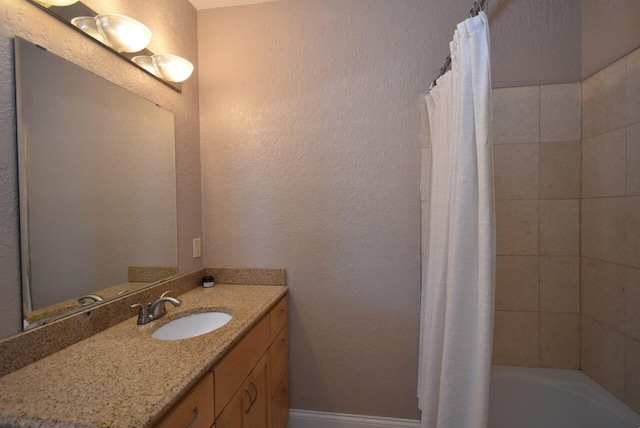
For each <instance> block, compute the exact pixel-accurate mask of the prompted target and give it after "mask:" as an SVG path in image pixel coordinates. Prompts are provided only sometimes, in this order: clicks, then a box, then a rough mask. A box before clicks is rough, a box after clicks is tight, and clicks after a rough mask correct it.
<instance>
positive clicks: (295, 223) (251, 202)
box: [198, 0, 581, 418]
mask: <svg viewBox="0 0 640 428" xmlns="http://www.w3.org/2000/svg"><path fill="white" fill-rule="evenodd" d="M469 6H470V2H469V1H467V0H455V1H448V2H441V1H435V0H432V1H423V0H402V1H387V0H350V1H343V0H313V1H311V0H297V1H282V2H273V3H266V4H260V5H252V6H242V7H233V8H224V9H218V10H207V11H200V12H199V13H198V28H199V31H198V32H199V59H200V67H201V68H200V82H201V94H200V100H201V124H202V128H201V131H202V165H203V168H202V180H203V181H202V182H203V227H204V242H203V245H204V256H205V263H206V264H208V265H218V266H262V267H268V266H273V267H284V268H286V269H287V284H288V285H289V287H290V289H291V294H290V298H291V301H290V302H291V320H290V321H291V322H290V335H291V348H290V350H291V360H290V361H291V388H292V390H291V397H292V402H291V405H292V407H294V408H299V409H311V410H322V411H329V412H344V413H355V414H369V415H381V416H390V417H403V418H417V416H418V411H417V408H416V405H417V403H416V398H415V395H416V375H417V357H418V347H417V344H418V324H419V311H420V308H419V298H420V218H419V212H420V211H419V203H420V192H419V176H420V142H419V138H418V135H419V110H418V100H419V94H420V93H423V92H425V91H426V89H427V87H428V85H429V82H430V80H432V79H433V78H434V75H435V72H436V70H437V69H438V68H439V67H440V66H441V64H442V61H443V58H444V56H445V55H446V52H447V46H448V42H449V39H450V38H451V35H452V32H453V28H454V25H455V23H457V22H458V21H460V20H461V19H463V18H464V16H465V15H466V13H467V11H468V8H469ZM579 12H580V1H579V0H575V1H563V2H558V1H556V0H545V1H538V0H536V1H528V0H512V1H503V2H501V3H500V6H499V8H498V9H496V10H495V11H492V12H491V14H490V17H491V20H492V28H491V34H492V43H493V48H494V51H493V53H494V55H493V65H494V74H493V78H494V80H493V82H494V85H495V86H513V85H527V84H541V83H562V82H574V81H577V80H579V78H580V55H579V52H580V28H581V27H580V19H581V18H580V16H581V15H580V13H579ZM532 17H533V18H532ZM540 22H542V23H543V24H542V25H543V27H544V29H545V31H540ZM561 59H562V60H561ZM556 60H557V62H556Z"/></svg>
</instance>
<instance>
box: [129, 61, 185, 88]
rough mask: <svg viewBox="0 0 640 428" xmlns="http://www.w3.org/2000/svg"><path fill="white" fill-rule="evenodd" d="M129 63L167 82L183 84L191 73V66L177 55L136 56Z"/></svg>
mask: <svg viewBox="0 0 640 428" xmlns="http://www.w3.org/2000/svg"><path fill="white" fill-rule="evenodd" d="M131 61H133V62H135V63H136V64H138V65H139V66H140V67H142V68H144V69H145V70H147V71H148V72H149V73H151V74H153V75H154V76H158V77H160V78H161V79H164V80H166V81H168V82H184V81H185V80H187V79H188V78H189V76H191V73H193V64H191V63H190V62H189V61H187V60H186V59H184V58H182V57H179V56H177V55H171V54H161V55H138V56H134V57H133V58H131Z"/></svg>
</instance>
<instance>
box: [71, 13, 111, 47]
mask: <svg viewBox="0 0 640 428" xmlns="http://www.w3.org/2000/svg"><path fill="white" fill-rule="evenodd" d="M71 23H72V24H73V25H75V26H76V27H78V28H79V29H81V30H82V31H84V32H85V33H87V34H88V35H90V36H91V37H93V38H94V39H96V40H98V41H100V42H102V43H104V42H105V41H104V37H102V33H101V32H100V31H98V23H97V22H96V19H95V18H94V17H93V16H78V17H76V18H73V19H72V20H71Z"/></svg>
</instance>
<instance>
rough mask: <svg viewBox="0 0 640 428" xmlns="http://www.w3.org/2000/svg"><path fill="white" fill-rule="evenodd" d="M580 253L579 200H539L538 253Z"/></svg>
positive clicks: (560, 254)
mask: <svg viewBox="0 0 640 428" xmlns="http://www.w3.org/2000/svg"><path fill="white" fill-rule="evenodd" d="M579 253H580V201H579V200H578V199H562V200H551V201H548V200H544V201H540V254H541V255H548V256H552V255H555V256H577V255H579Z"/></svg>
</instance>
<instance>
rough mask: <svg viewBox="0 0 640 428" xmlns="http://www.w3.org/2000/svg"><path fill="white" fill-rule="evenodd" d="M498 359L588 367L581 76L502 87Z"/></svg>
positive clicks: (497, 160) (497, 165) (498, 113)
mask: <svg viewBox="0 0 640 428" xmlns="http://www.w3.org/2000/svg"><path fill="white" fill-rule="evenodd" d="M493 105H494V116H493V135H494V148H493V155H494V156H493V158H494V179H495V194H496V229H497V243H496V251H497V258H496V314H495V334H494V347H493V362H494V363H495V364H503V365H514V366H530V367H551V368H567V369H578V368H580V258H579V256H580V200H579V199H580V133H581V85H580V83H569V84H561V85H546V86H528V87H519V88H506V89H495V90H494V91H493Z"/></svg>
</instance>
